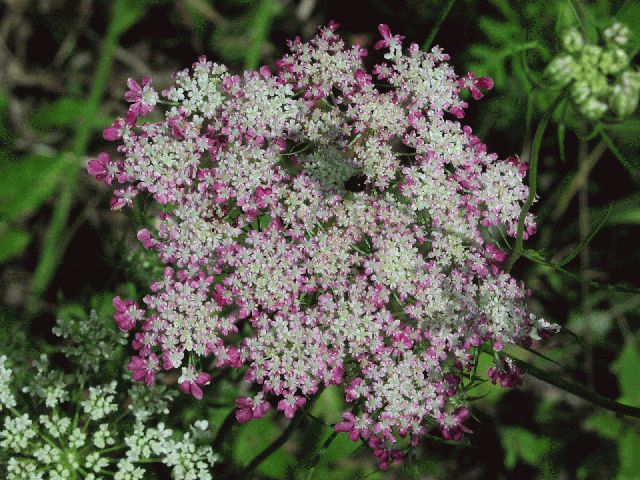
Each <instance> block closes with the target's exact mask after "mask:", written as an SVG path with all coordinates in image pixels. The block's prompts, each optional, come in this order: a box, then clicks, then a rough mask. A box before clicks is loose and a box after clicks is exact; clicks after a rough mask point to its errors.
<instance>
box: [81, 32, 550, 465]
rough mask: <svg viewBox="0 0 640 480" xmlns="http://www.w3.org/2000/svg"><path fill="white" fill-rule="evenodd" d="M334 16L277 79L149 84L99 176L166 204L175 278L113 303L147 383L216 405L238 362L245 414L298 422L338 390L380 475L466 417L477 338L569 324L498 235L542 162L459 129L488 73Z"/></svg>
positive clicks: (165, 237) (110, 131)
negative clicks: (272, 413)
mask: <svg viewBox="0 0 640 480" xmlns="http://www.w3.org/2000/svg"><path fill="white" fill-rule="evenodd" d="M335 30H336V25H335V24H330V25H329V26H328V27H326V28H322V29H320V33H319V34H318V35H317V36H316V37H315V38H313V39H312V40H311V41H309V42H302V41H300V40H299V39H296V40H294V41H291V42H289V48H290V53H288V54H287V55H285V56H284V57H283V58H282V59H280V60H279V61H278V62H277V65H276V67H277V68H276V70H275V72H274V71H271V70H270V69H269V68H267V67H262V68H260V70H259V71H258V72H252V71H247V72H245V73H244V74H243V75H241V76H238V75H234V74H232V73H230V72H229V71H228V70H227V69H226V67H224V66H222V65H218V64H215V63H213V62H211V61H208V60H207V59H206V58H204V57H202V58H200V59H199V60H198V62H196V63H195V64H194V65H193V68H192V69H191V70H184V71H181V72H178V73H176V74H175V76H174V83H173V85H171V86H170V87H169V88H167V89H166V90H164V91H162V92H161V95H155V94H154V90H153V87H152V81H151V79H150V78H145V79H144V80H143V82H142V84H138V83H137V82H135V81H134V80H131V81H130V82H129V91H128V92H127V95H126V99H127V100H128V101H129V102H130V103H131V108H130V109H129V111H128V112H127V113H126V115H125V117H124V118H119V119H117V120H116V121H115V122H114V123H113V125H112V126H111V127H109V128H107V129H106V130H105V131H104V137H105V139H107V140H111V141H117V142H118V155H117V156H116V157H114V158H112V157H111V155H109V154H107V153H101V154H100V155H99V156H98V158H97V159H95V160H92V161H91V162H89V164H88V171H89V173H90V174H92V175H94V176H95V177H96V178H97V179H98V180H101V181H104V182H105V183H107V184H108V185H111V186H112V187H113V189H114V197H113V200H112V208H114V209H120V208H122V207H124V206H132V205H133V202H134V199H135V198H136V197H137V196H138V195H147V194H149V195H151V196H152V197H153V199H155V201H156V202H157V203H158V204H159V205H160V206H161V208H162V212H161V213H160V214H159V218H158V222H157V224H156V225H155V226H154V227H153V229H143V230H141V231H140V232H138V239H139V240H140V241H141V243H142V244H143V246H144V247H145V248H148V249H154V250H156V251H157V253H158V256H159V259H160V260H161V261H162V262H163V263H164V264H165V268H164V274H163V275H162V277H161V278H158V279H156V281H154V282H153V283H152V284H151V286H150V290H151V292H150V293H149V294H148V295H147V296H146V297H145V298H144V303H143V304H138V303H137V302H135V301H134V300H126V299H122V298H119V297H117V298H115V299H114V305H115V308H116V315H115V318H116V321H117V323H118V325H119V326H120V328H121V329H122V330H123V331H135V332H136V333H135V337H134V339H133V343H132V345H133V348H134V349H135V350H136V351H137V354H136V355H135V356H134V357H133V358H132V359H131V361H130V363H129V369H130V370H131V371H132V373H133V377H134V379H135V380H137V381H141V382H145V383H147V384H153V383H154V382H155V381H156V378H157V375H158V374H159V373H160V372H162V371H167V370H175V369H177V371H178V372H179V385H180V388H181V390H183V391H184V392H186V393H188V394H190V395H193V396H195V397H196V398H202V397H203V396H205V395H206V391H207V385H208V384H209V383H210V381H211V375H210V373H209V372H208V371H206V370H208V368H210V367H209V366H210V365H213V366H215V367H233V368H242V369H244V371H245V372H246V374H245V380H246V381H248V382H250V383H251V384H252V385H253V388H254V390H253V394H252V395H251V396H246V397H242V398H239V399H238V400H237V402H236V403H237V407H238V410H237V418H238V420H239V421H241V422H244V421H248V420H250V419H252V418H259V417H261V416H263V415H264V414H265V413H266V412H267V411H268V410H269V408H271V407H272V406H275V407H276V408H277V409H278V410H280V411H282V412H283V413H284V415H285V416H286V417H288V418H291V417H293V416H294V415H296V412H297V411H298V410H300V409H301V408H305V405H306V404H307V401H308V399H309V398H310V397H311V396H312V395H314V394H317V393H318V392H319V390H321V389H322V388H323V387H325V386H328V385H342V386H343V387H344V390H345V398H346V400H347V402H348V405H349V408H348V410H347V411H346V412H345V413H344V418H343V421H342V422H339V423H338V424H337V425H336V428H337V429H339V430H340V431H348V432H350V436H351V438H352V439H353V440H354V441H365V442H367V443H368V445H369V447H370V448H371V449H372V450H373V452H374V454H375V455H376V456H377V457H378V459H379V462H380V466H381V467H383V468H384V467H386V466H387V465H389V463H392V462H397V461H400V460H401V458H402V455H403V451H401V450H402V449H403V448H404V446H407V447H408V444H409V443H411V444H412V445H415V444H416V443H417V442H418V441H419V439H420V437H421V436H422V435H424V434H425V433H427V432H428V431H430V430H435V431H440V432H441V433H442V435H444V436H445V437H447V438H451V439H456V440H457V439H460V438H462V436H463V435H464V433H465V432H468V431H469V429H468V428H467V427H465V426H464V425H463V422H464V421H466V420H467V419H468V418H469V411H468V410H467V408H466V405H467V401H466V390H465V388H466V385H467V383H468V382H467V381H466V376H468V373H469V372H470V371H471V369H472V367H473V358H474V356H473V351H474V349H476V348H478V347H479V346H480V345H481V344H483V343H485V342H489V343H491V344H492V345H493V347H494V348H496V349H500V348H502V346H503V345H504V344H506V343H511V342H522V343H525V344H528V343H530V342H531V341H532V339H537V338H539V335H540V334H542V333H544V332H549V331H551V330H553V329H554V326H552V325H550V324H548V323H547V322H545V321H544V320H542V319H539V318H536V317H535V316H534V315H533V314H531V313H530V312H528V311H527V309H526V306H525V300H526V296H527V292H526V290H525V288H524V286H523V285H522V283H521V282H518V281H516V280H515V279H514V278H512V277H511V276H510V275H509V274H508V273H506V272H505V271H503V269H502V267H501V264H502V262H503V261H504V259H505V256H506V255H505V253H504V252H502V251H500V250H499V249H498V248H497V247H496V246H495V245H494V244H493V243H491V240H490V238H491V236H492V235H495V234H496V233H497V232H499V231H502V232H504V233H505V234H507V235H511V236H514V235H515V232H516V227H517V222H518V217H519V215H520V210H521V205H522V203H523V202H524V200H525V199H526V198H527V193H528V189H527V187H526V186H525V185H524V184H523V182H522V179H523V176H524V175H525V173H526V170H527V166H526V164H524V163H522V162H521V161H520V160H519V159H518V158H517V157H511V158H509V159H506V160H503V159H499V158H498V156H497V155H496V154H493V153H489V152H488V151H487V147H486V146H485V145H484V144H483V143H482V142H481V141H480V139H479V138H478V137H476V136H475V135H473V133H472V131H471V129H470V128H469V127H468V126H463V125H461V123H460V121H459V120H460V119H461V118H463V116H464V113H465V109H466V107H467V102H466V101H465V100H464V99H463V95H462V94H461V92H462V91H464V90H466V91H468V92H469V93H470V96H471V97H472V98H473V99H476V100H477V99H480V98H481V97H482V96H483V91H485V90H487V89H490V88H491V87H492V85H493V83H492V82H491V80H490V79H488V78H477V77H476V76H475V75H473V73H469V74H467V75H465V76H464V77H458V76H457V75H456V74H455V72H454V71H453V69H452V67H451V66H450V65H449V64H448V63H447V60H448V59H449V57H448V55H446V54H445V53H443V51H442V50H441V49H440V48H438V47H435V48H433V49H432V50H431V51H430V52H423V51H420V49H419V48H418V46H417V45H415V44H412V45H411V46H410V47H409V48H408V49H404V48H403V45H402V40H403V37H402V36H400V35H393V34H391V32H390V31H389V28H388V27H387V26H386V25H381V26H380V27H379V30H380V34H381V36H382V39H381V40H380V41H378V42H377V43H376V45H375V48H376V49H385V50H386V53H385V54H384V59H383V60H382V61H381V62H380V63H378V64H377V65H375V67H374V68H373V69H372V70H371V71H368V70H367V69H366V67H365V65H364V62H363V58H364V57H366V56H367V54H368V52H367V51H366V50H365V49H363V48H361V47H360V46H358V45H355V46H353V47H351V48H348V47H347V46H345V43H344V41H343V40H342V39H341V37H340V36H339V35H338V34H337V33H336V31H335ZM159 105H166V108H158V106H159ZM143 116H146V119H145V120H142V118H141V117H143ZM534 231H535V224H534V221H533V218H532V216H531V215H529V216H528V217H527V218H526V222H525V237H526V236H528V235H530V234H532V233H533V232H534ZM502 374H503V373H502V371H500V372H498V373H496V375H497V376H500V375H502ZM507 383H511V384H513V383H515V382H513V381H509V382H507ZM403 438H404V439H405V440H402V439H403ZM403 445H404V446H403Z"/></svg>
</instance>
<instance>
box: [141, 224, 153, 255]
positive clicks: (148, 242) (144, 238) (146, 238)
mask: <svg viewBox="0 0 640 480" xmlns="http://www.w3.org/2000/svg"><path fill="white" fill-rule="evenodd" d="M137 237H138V240H140V241H141V242H142V246H143V247H144V248H146V249H147V250H148V249H150V248H153V247H155V246H156V241H155V240H154V239H153V237H152V236H151V232H150V231H149V230H147V229H146V228H143V229H142V230H140V231H139V232H138V235H137Z"/></svg>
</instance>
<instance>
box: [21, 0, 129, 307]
mask: <svg viewBox="0 0 640 480" xmlns="http://www.w3.org/2000/svg"><path fill="white" fill-rule="evenodd" d="M127 4H128V2H127V0H116V1H115V3H114V5H113V9H112V18H111V21H110V23H109V28H108V30H107V33H106V36H105V39H104V41H103V44H102V48H101V50H100V56H99V58H98V64H97V66H96V71H95V73H94V75H93V79H94V80H93V84H92V85H91V90H90V92H89V97H88V99H87V101H86V103H85V105H86V109H85V111H84V114H83V115H82V117H81V118H80V120H79V123H78V128H77V130H76V135H75V138H74V140H73V147H72V152H71V153H72V161H70V162H68V163H67V164H66V165H65V169H64V171H63V175H62V181H61V185H60V191H59V194H58V198H57V200H56V203H55V205H54V208H53V213H52V216H51V222H50V224H49V229H48V230H47V233H46V235H45V238H44V242H43V245H42V253H41V255H40V259H39V261H38V265H37V266H36V269H35V272H34V274H33V278H32V280H31V291H30V295H29V299H28V301H27V311H28V312H29V313H30V314H33V313H35V312H36V310H37V308H38V304H39V301H40V299H41V297H42V296H43V295H44V293H45V292H46V290H47V288H48V287H49V284H50V283H51V280H52V278H53V276H54V274H55V272H56V270H57V268H58V265H59V264H60V261H61V260H62V257H63V254H64V251H65V249H66V247H67V245H68V242H69V240H70V239H69V238H67V239H66V240H63V237H64V233H65V230H66V227H67V222H68V220H69V214H70V212H71V207H72V206H73V198H74V192H75V189H76V182H77V177H78V174H79V172H80V171H81V170H80V169H79V168H78V162H79V160H80V158H82V156H83V155H84V154H85V152H86V150H87V147H88V145H89V141H90V139H91V135H92V134H93V128H94V127H93V121H92V120H93V119H95V117H96V115H97V113H98V109H99V107H100V102H101V99H102V96H103V94H104V91H105V88H106V85H107V80H108V78H109V71H110V69H111V63H112V61H113V56H114V52H115V49H116V46H117V43H118V39H119V38H120V36H121V35H122V34H123V33H124V31H125V30H126V28H127V27H128V26H129V25H126V24H125V25H126V26H125V25H123V22H121V21H118V17H119V15H120V14H121V13H122V12H123V11H125V9H126V8H127ZM123 27H124V28H123Z"/></svg>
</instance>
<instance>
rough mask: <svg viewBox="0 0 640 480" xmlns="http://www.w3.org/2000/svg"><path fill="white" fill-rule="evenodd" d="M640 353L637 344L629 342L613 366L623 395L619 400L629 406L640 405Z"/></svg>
mask: <svg viewBox="0 0 640 480" xmlns="http://www.w3.org/2000/svg"><path fill="white" fill-rule="evenodd" d="M638 365H640V351H639V350H638V347H637V345H636V344H635V342H631V341H629V342H627V343H626V344H625V346H624V348H623V349H622V352H620V356H619V357H618V358H617V360H616V361H615V362H614V363H613V365H612V370H613V371H614V372H615V373H616V374H617V376H618V383H619V384H620V391H621V392H622V395H621V396H620V398H619V399H618V400H619V401H620V402H621V403H626V404H628V405H640V369H639V368H638Z"/></svg>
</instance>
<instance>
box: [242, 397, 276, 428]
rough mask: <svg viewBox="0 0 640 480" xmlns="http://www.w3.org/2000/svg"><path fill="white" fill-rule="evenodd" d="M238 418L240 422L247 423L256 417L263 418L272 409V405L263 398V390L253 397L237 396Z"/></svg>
mask: <svg viewBox="0 0 640 480" xmlns="http://www.w3.org/2000/svg"><path fill="white" fill-rule="evenodd" d="M236 407H237V408H238V410H236V419H237V420H238V422H240V423H247V422H248V421H249V420H251V419H254V418H256V419H257V418H262V417H264V416H265V415H266V413H267V412H268V411H269V410H270V409H271V405H270V404H269V402H267V401H266V400H265V399H264V398H263V394H262V392H260V393H259V394H258V395H256V396H255V397H253V399H251V398H249V397H240V398H236Z"/></svg>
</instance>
